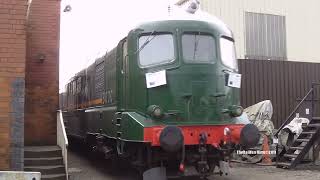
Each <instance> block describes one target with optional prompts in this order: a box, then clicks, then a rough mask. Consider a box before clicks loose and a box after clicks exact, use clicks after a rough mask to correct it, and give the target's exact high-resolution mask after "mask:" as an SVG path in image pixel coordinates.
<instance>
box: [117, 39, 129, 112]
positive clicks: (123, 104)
mask: <svg viewBox="0 0 320 180" xmlns="http://www.w3.org/2000/svg"><path fill="white" fill-rule="evenodd" d="M118 50H119V54H118V57H119V59H118V62H119V66H118V67H119V73H118V75H119V82H118V94H119V109H120V110H125V109H127V108H128V92H129V61H128V49H127V39H124V40H122V41H121V42H120V44H119V46H118Z"/></svg>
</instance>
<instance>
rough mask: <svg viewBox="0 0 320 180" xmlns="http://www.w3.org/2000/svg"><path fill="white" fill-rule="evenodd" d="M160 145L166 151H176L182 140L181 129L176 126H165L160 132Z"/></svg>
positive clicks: (179, 147) (181, 144)
mask: <svg viewBox="0 0 320 180" xmlns="http://www.w3.org/2000/svg"><path fill="white" fill-rule="evenodd" d="M159 141H160V146H161V147H162V149H163V150H165V151H167V152H177V151H178V150H180V149H181V147H182V146H183V142H184V137H183V134H182V131H181V129H180V128H178V127H177V126H166V127H165V128H164V129H163V130H162V131H161V133H160V138H159Z"/></svg>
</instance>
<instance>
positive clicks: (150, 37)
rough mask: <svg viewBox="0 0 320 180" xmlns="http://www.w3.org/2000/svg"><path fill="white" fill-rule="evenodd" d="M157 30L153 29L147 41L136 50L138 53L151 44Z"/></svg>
mask: <svg viewBox="0 0 320 180" xmlns="http://www.w3.org/2000/svg"><path fill="white" fill-rule="evenodd" d="M155 32H156V31H152V33H151V34H150V35H149V36H148V38H147V39H146V41H145V42H144V43H143V44H142V45H141V47H140V48H139V49H138V50H137V51H136V52H135V54H136V53H138V52H140V51H141V50H142V49H143V48H144V47H146V45H147V44H149V43H150V42H151V41H152V40H153V39H154V38H155V37H156V36H157V35H156V34H154V33H155Z"/></svg>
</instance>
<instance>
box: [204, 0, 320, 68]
mask: <svg viewBox="0 0 320 180" xmlns="http://www.w3.org/2000/svg"><path fill="white" fill-rule="evenodd" d="M200 2H201V8H202V9H203V10H205V11H207V12H209V13H210V14H212V15H214V16H217V17H219V18H220V19H222V20H223V21H224V22H225V23H226V24H227V25H228V26H229V27H230V29H231V30H232V31H233V33H234V36H235V41H236V49H237V56H238V58H245V55H246V44H245V43H246V41H245V12H254V13H264V14H272V15H281V16H285V18H286V45H287V59H288V60H290V61H306V62H320V53H318V51H319V50H320V45H319V42H320V23H318V21H319V19H320V11H319V8H320V0H305V1H301V0H200Z"/></svg>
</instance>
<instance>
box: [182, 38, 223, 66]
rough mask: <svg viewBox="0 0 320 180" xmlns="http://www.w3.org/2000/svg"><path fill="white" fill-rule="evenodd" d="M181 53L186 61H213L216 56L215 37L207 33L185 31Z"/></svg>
mask: <svg viewBox="0 0 320 180" xmlns="http://www.w3.org/2000/svg"><path fill="white" fill-rule="evenodd" d="M182 53H183V59H184V61H185V62H188V63H213V62H214V61H215V59H216V57H217V52H216V42H215V39H214V37H213V36H211V35H209V34H200V33H185V34H183V35H182Z"/></svg>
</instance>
